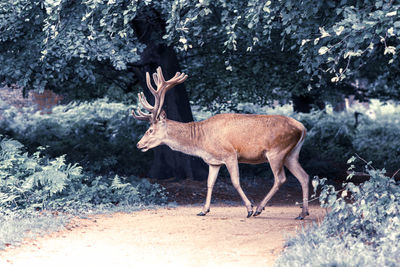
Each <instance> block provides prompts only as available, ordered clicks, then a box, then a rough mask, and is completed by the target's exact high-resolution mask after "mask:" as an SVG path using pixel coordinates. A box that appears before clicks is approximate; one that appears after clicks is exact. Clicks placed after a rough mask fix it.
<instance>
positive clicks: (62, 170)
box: [0, 138, 166, 215]
mask: <svg viewBox="0 0 400 267" xmlns="http://www.w3.org/2000/svg"><path fill="white" fill-rule="evenodd" d="M0 148H1V150H0V177H1V180H0V214H3V215H4V214H12V213H19V212H25V211H27V212H30V211H35V210H57V211H68V212H76V211H86V210H88V209H93V208H95V207H96V206H97V205H103V206H104V205H105V206H110V207H111V206H114V205H116V204H119V205H122V204H128V205H143V204H161V203H165V202H166V195H165V192H164V190H163V189H162V188H161V187H160V186H159V185H153V184H150V183H149V182H148V181H147V180H140V179H137V178H135V177H129V178H121V177H119V176H118V175H115V176H114V177H107V176H93V175H90V174H88V173H83V172H82V168H81V167H80V166H78V165H77V164H74V165H72V164H71V163H69V164H67V163H66V162H65V157H64V156H60V157H58V158H56V159H49V158H47V157H42V156H41V155H40V152H35V153H33V154H32V155H29V154H28V153H27V152H24V147H23V145H22V144H21V143H20V142H18V141H15V140H9V139H5V138H2V139H1V141H0Z"/></svg>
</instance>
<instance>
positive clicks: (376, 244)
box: [276, 157, 400, 267]
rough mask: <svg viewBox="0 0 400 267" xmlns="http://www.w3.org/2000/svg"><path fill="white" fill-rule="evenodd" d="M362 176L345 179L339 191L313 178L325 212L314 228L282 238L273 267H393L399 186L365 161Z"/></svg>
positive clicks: (398, 238)
mask: <svg viewBox="0 0 400 267" xmlns="http://www.w3.org/2000/svg"><path fill="white" fill-rule="evenodd" d="M354 159H355V158H354V157H352V158H351V159H350V160H349V163H352V162H353V161H354ZM353 169H354V165H352V166H351V167H350V170H353ZM366 172H368V174H369V175H370V178H369V180H368V181H366V182H364V183H362V184H360V185H355V184H354V183H352V182H349V181H347V182H345V183H344V184H343V188H342V189H341V190H337V189H335V187H334V186H333V185H330V184H328V183H327V179H325V178H324V179H318V178H316V179H314V180H313V186H314V191H315V189H316V188H317V187H320V188H321V193H320V195H319V199H320V202H321V206H322V207H324V208H327V209H329V210H330V212H329V213H328V214H327V215H326V217H325V218H324V220H323V222H322V223H321V224H320V225H314V226H313V227H312V228H309V229H303V231H302V232H301V233H300V234H298V235H297V236H296V237H294V238H292V239H290V240H288V241H287V244H286V246H287V247H286V249H285V251H284V253H283V254H282V255H281V257H280V258H278V260H277V261H276V266H291V267H293V266H398V263H399V262H400V247H399V246H398V245H396V244H399V242H400V218H399V214H400V184H399V182H396V181H395V179H394V178H393V177H389V176H387V175H386V174H385V170H375V169H373V168H372V167H371V165H370V163H368V164H367V166H366ZM352 176H353V173H352V174H350V175H349V176H348V180H350V179H351V177H352Z"/></svg>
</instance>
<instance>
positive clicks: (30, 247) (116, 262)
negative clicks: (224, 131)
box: [0, 205, 324, 266]
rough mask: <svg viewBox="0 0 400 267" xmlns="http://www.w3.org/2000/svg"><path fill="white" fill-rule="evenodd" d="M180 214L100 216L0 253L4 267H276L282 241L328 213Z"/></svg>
mask: <svg viewBox="0 0 400 267" xmlns="http://www.w3.org/2000/svg"><path fill="white" fill-rule="evenodd" d="M200 209H201V207H200V206H189V205H188V206H179V207H177V208H162V209H157V210H143V211H139V212H134V213H128V214H126V213H117V214H112V215H95V216H92V217H91V218H89V219H84V220H82V219H80V220H75V221H73V222H72V223H71V224H70V225H69V226H68V227H67V229H66V230H63V231H60V232H56V233H53V234H50V235H47V236H44V237H41V238H39V239H37V240H26V241H24V242H23V244H22V245H21V246H20V247H16V248H15V247H14V248H8V249H6V250H5V251H2V252H0V266H271V265H272V264H273V262H274V261H275V260H276V258H277V257H278V255H279V253H280V252H281V251H282V250H283V245H284V241H285V239H286V238H287V237H288V236H290V235H294V234H295V232H296V229H301V227H304V226H305V225H309V224H310V223H311V222H317V221H318V220H320V219H321V218H322V216H323V215H324V210H322V209H321V208H319V207H314V206H312V207H311V209H310V213H311V215H310V216H309V217H307V218H306V220H304V221H296V220H294V219H293V218H295V217H296V216H297V215H298V213H299V211H300V209H299V208H298V207H294V206H273V207H272V206H270V207H267V208H266V209H265V211H264V212H263V213H262V214H261V215H260V217H256V218H254V217H253V218H249V219H246V218H245V214H246V210H245V208H244V207H243V206H237V205H236V206H227V205H218V206H213V207H212V210H211V213H209V214H208V215H207V216H205V217H198V216H195V214H196V213H197V212H199V210H200Z"/></svg>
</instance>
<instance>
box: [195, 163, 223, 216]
mask: <svg viewBox="0 0 400 267" xmlns="http://www.w3.org/2000/svg"><path fill="white" fill-rule="evenodd" d="M220 167H221V166H219V165H208V179H207V197H206V203H205V204H204V207H203V210H202V211H201V212H200V213H198V214H197V216H205V215H206V214H207V213H208V212H210V205H211V195H212V190H213V188H214V184H215V181H216V180H217V176H218V172H219V168H220Z"/></svg>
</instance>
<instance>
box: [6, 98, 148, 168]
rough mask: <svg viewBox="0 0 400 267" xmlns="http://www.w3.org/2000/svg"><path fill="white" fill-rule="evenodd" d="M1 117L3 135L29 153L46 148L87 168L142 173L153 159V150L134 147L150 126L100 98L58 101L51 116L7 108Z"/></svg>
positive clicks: (31, 109) (46, 151)
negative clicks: (143, 151)
mask: <svg viewBox="0 0 400 267" xmlns="http://www.w3.org/2000/svg"><path fill="white" fill-rule="evenodd" d="M2 117H3V118H2V121H1V125H0V128H1V129H2V132H3V134H7V135H9V136H11V137H12V138H14V139H17V140H20V141H21V142H22V143H24V144H25V145H26V146H27V147H28V150H29V151H30V152H33V151H35V150H36V147H38V146H42V147H46V150H45V151H43V152H42V153H44V154H45V155H47V156H49V157H51V158H55V157H59V156H61V155H66V156H65V157H66V160H67V162H71V163H79V164H80V165H81V166H83V167H84V168H85V170H87V171H92V172H95V173H99V174H106V173H109V172H115V173H118V174H123V175H124V174H125V175H126V174H132V173H135V174H144V173H146V171H147V170H148V166H149V164H150V163H149V162H150V161H151V160H150V158H151V152H149V153H142V152H140V151H139V150H138V149H137V148H136V146H135V145H136V142H137V139H138V138H139V137H140V136H139V134H138V133H140V134H142V133H143V132H144V131H145V129H144V128H145V127H146V126H145V124H144V123H142V122H138V121H136V120H135V119H133V118H132V116H131V115H130V107H129V106H127V105H124V104H119V103H109V102H108V100H107V99H99V100H96V101H94V102H90V103H89V102H83V103H79V104H78V103H71V104H68V105H59V106H56V107H55V108H53V109H52V113H51V114H41V113H40V112H39V111H38V112H34V109H33V108H23V109H17V108H14V107H9V108H8V109H7V110H5V111H4V112H3V114H2Z"/></svg>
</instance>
